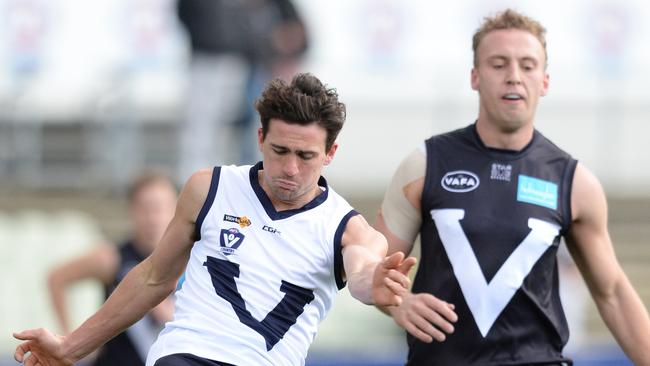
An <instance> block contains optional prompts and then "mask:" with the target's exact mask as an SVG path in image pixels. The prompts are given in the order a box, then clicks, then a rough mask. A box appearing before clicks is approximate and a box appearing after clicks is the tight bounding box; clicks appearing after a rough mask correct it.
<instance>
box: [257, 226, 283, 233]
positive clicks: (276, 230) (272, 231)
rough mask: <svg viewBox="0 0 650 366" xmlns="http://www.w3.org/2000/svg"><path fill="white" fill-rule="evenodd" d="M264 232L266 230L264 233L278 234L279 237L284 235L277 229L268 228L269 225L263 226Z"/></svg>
mask: <svg viewBox="0 0 650 366" xmlns="http://www.w3.org/2000/svg"><path fill="white" fill-rule="evenodd" d="M262 230H264V231H268V232H269V233H273V234H278V235H280V234H282V233H281V232H280V230H278V229H276V228H273V227H270V226H268V225H264V226H262Z"/></svg>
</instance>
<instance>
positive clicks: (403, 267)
mask: <svg viewBox="0 0 650 366" xmlns="http://www.w3.org/2000/svg"><path fill="white" fill-rule="evenodd" d="M417 263H418V260H417V259H416V258H415V257H408V258H406V259H405V260H404V261H402V263H400V265H399V266H398V267H397V270H398V271H400V272H401V273H403V274H405V275H408V274H409V272H411V269H413V267H414V266H415V265H416V264H417Z"/></svg>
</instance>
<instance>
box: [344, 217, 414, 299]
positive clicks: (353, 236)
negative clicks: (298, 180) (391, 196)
mask: <svg viewBox="0 0 650 366" xmlns="http://www.w3.org/2000/svg"><path fill="white" fill-rule="evenodd" d="M341 245H342V247H343V266H344V269H345V274H346V277H347V281H348V286H349V289H350V293H351V294H352V296H354V297H355V298H356V299H358V300H359V301H361V302H363V303H364V304H368V305H370V304H377V305H397V304H399V303H400V302H401V296H402V295H403V294H404V293H405V292H406V291H407V290H408V288H409V287H410V283H411V281H410V280H409V278H408V273H409V271H410V270H411V268H412V267H413V266H414V265H415V262H416V260H415V258H413V257H410V258H406V259H404V254H402V253H396V254H395V255H392V256H390V257H385V255H386V238H384V236H383V235H381V233H379V232H378V231H376V230H375V229H373V228H372V227H371V226H370V225H369V224H368V222H366V220H365V219H364V218H363V216H361V215H357V216H354V217H352V218H351V219H350V221H348V223H347V225H346V227H345V231H344V232H343V238H342V239H341Z"/></svg>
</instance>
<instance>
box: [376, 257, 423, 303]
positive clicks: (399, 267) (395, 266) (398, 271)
mask: <svg viewBox="0 0 650 366" xmlns="http://www.w3.org/2000/svg"><path fill="white" fill-rule="evenodd" d="M415 263H417V260H416V259H415V258H414V257H408V258H406V259H404V253H402V252H396V253H393V254H392V255H391V256H388V257H386V258H384V260H382V261H381V262H379V263H378V264H377V266H376V267H375V272H374V275H373V280H372V298H373V302H374V303H375V305H379V306H388V305H399V304H400V303H401V302H402V295H403V294H406V293H407V292H408V289H409V288H410V287H411V280H410V279H409V277H408V273H409V272H410V271H411V268H413V266H414V265H415Z"/></svg>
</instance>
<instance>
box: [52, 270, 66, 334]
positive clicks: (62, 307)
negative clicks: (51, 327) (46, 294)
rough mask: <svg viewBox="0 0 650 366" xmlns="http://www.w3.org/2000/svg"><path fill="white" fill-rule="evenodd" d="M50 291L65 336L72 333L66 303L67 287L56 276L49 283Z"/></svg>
mask: <svg viewBox="0 0 650 366" xmlns="http://www.w3.org/2000/svg"><path fill="white" fill-rule="evenodd" d="M48 286H49V290H50V300H51V301H52V306H53V307H54V313H55V315H56V318H57V320H58V321H59V326H60V327H61V330H62V331H63V333H64V334H67V333H69V332H70V321H69V319H68V311H67V306H66V301H65V285H64V284H63V283H62V282H61V280H60V279H59V278H57V277H56V276H51V277H50V278H49V282H48Z"/></svg>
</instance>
